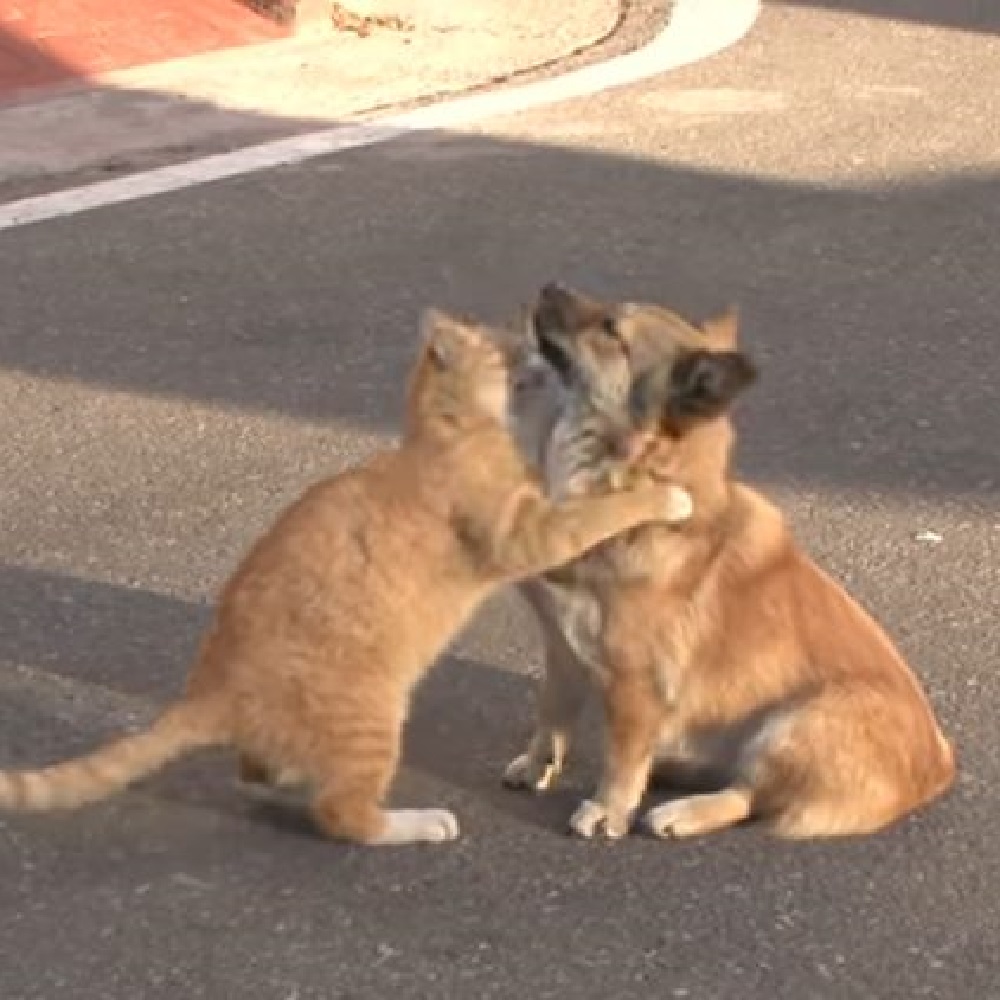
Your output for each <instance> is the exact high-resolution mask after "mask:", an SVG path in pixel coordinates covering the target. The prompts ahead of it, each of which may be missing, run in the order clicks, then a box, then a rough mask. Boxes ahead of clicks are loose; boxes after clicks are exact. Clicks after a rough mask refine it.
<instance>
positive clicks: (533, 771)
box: [503, 753, 561, 792]
mask: <svg viewBox="0 0 1000 1000" xmlns="http://www.w3.org/2000/svg"><path fill="white" fill-rule="evenodd" d="M560 770H561V769H560V767H559V765H558V764H556V763H555V762H554V761H540V760H538V759H537V758H535V757H533V756H532V755H531V754H530V753H523V754H521V756H520V757H515V758H514V760H512V761H511V762H510V763H509V764H508V765H507V769H506V770H505V771H504V774H503V783H504V784H505V785H506V786H507V787H508V788H527V789H529V790H530V791H533V792H547V791H548V790H549V789H550V788H552V787H553V786H554V785H555V783H556V782H557V781H558V780H559V773H560Z"/></svg>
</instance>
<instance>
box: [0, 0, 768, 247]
mask: <svg viewBox="0 0 1000 1000" xmlns="http://www.w3.org/2000/svg"><path fill="white" fill-rule="evenodd" d="M759 13H760V0H676V2H675V4H674V6H673V10H672V13H671V16H670V21H669V23H668V24H667V26H666V27H665V28H664V30H663V31H662V32H661V33H660V34H659V35H658V36H657V37H656V38H654V39H653V41H651V42H650V43H649V44H648V45H645V46H643V47H642V48H641V49H637V50H636V51H635V52H630V53H629V54H628V55H624V56H619V57H617V58H615V59H610V60H608V61H607V62H603V63H595V64H594V65H592V66H586V67H584V68H583V69H579V70H575V71H573V72H571V73H565V74H563V75H562V76H557V77H552V78H551V79H547V80H540V81H538V82H537V83H528V84H525V85H524V86H521V87H511V88H509V89H506V90H500V91H495V92H491V93H484V94H472V95H470V96H468V97H459V98H456V99H454V100H449V101H442V102H441V103H439V104H432V105H429V106H427V107H424V108H418V109H417V110H415V111H407V112H404V113H403V114H398V115H392V116H390V117H387V118H381V119H375V120H373V121H370V122H363V123H359V124H357V125H340V126H334V127H332V128H328V129H324V130H322V131H320V132H313V133H310V134H309V135H300V136H293V137H291V138H288V139H277V140H275V141H273V142H266V143H262V144H261V145H258V146H249V147H246V148H244V149H238V150H234V151H233V152H230V153H217V154H215V155H213V156H206V157H203V158H201V159H198V160H189V161H187V162H185V163H178V164H174V165H172V166H168V167H158V168H156V169H155V170H147V171H143V172H142V173H136V174H130V175H129V176H127V177H119V178H115V179H114V180H108V181H100V182H98V183H96V184H88V185H85V186H84V187H76V188H67V189H65V190H62V191H53V192H52V193H50V194H43V195H38V196H36V197H34V198H23V199H21V200H20V201H13V202H9V203H8V204H6V205H2V206H0V230H4V229H14V228H16V227H18V226H27V225H31V224H32V223H35V222H44V221H46V220H47V219H58V218H61V217H63V216H67V215H76V214H78V213H80V212H87V211H90V210H91V209H95V208H101V207H103V206H105V205H119V204H121V203H123V202H128V201H136V200H138V199H140V198H149V197H152V196H153V195H158V194H166V193H167V192H170V191H179V190H182V189H183V188H188V187H194V186H195V185H198V184H208V183H210V182H212V181H219V180H224V179H226V178H228V177H238V176H240V175H242V174H250V173H254V172H256V171H259V170H267V169H269V168H271V167H280V166H284V165H287V164H292V163H302V162H304V161H306V160H311V159H314V158H315V157H318V156H330V155H331V154H334V153H342V152H344V151H346V150H349V149H358V148H359V147H362V146H374V145H377V144H378V143H382V142H388V141H389V140H390V139H396V138H399V137H400V136H403V135H407V134H410V133H413V132H427V131H432V130H441V129H455V128H459V127H461V126H463V125H469V124H471V123H473V122H479V121H482V120H484V119H487V118H493V117H496V116H498V115H507V114H513V113H515V112H518V111H526V110H529V109H531V108H537V107H541V106H543V105H546V104H554V103H555V102H557V101H565V100H568V99H570V98H575V97H586V96H588V95H590V94H596V93H598V92H600V91H602V90H609V89H610V88H612V87H620V86H623V85H624V84H629V83H636V82H638V81H639V80H644V79H647V78H649V77H652V76H656V75H658V74H660V73H665V72H667V71H668V70H671V69H677V68H678V67H679V66H686V65H689V64H690V63H693V62H697V61H698V60H700V59H707V58H708V57H709V56H712V55H715V54H716V53H717V52H721V51H722V50H723V49H725V48H728V47H729V46H730V45H733V44H735V43H736V42H738V41H739V40H740V39H741V38H743V36H744V35H746V34H747V32H748V31H749V30H750V29H751V28H752V27H753V24H754V21H756V19H757V15H758V14H759Z"/></svg>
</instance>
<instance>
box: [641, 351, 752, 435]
mask: <svg viewBox="0 0 1000 1000" xmlns="http://www.w3.org/2000/svg"><path fill="white" fill-rule="evenodd" d="M756 377H757V370H756V368H754V366H753V364H752V362H751V361H750V359H749V358H748V357H747V356H746V355H745V354H741V353H740V352H739V351H700V350H699V351H687V352H685V353H684V354H682V355H681V356H680V357H679V358H675V359H673V360H672V361H670V362H664V364H662V365H657V366H656V367H654V368H652V369H650V370H649V371H647V372H644V373H643V374H642V375H641V376H640V377H639V378H638V379H636V381H635V384H634V385H633V387H632V390H631V395H630V401H629V405H630V409H631V413H632V419H633V420H634V421H635V422H636V423H637V424H638V425H640V426H642V425H648V424H650V423H652V422H654V421H657V420H658V421H662V422H666V423H671V424H674V425H675V426H684V425H685V424H691V423H696V422H698V421H701V420H710V419H711V418H712V417H717V416H719V415H720V414H722V413H724V412H725V411H726V410H727V409H728V408H729V405H730V404H731V403H732V401H733V400H734V399H735V398H736V397H737V396H738V395H739V394H740V393H741V392H742V391H743V390H744V389H745V388H746V387H747V386H748V385H750V384H751V383H752V382H753V381H754V379H756Z"/></svg>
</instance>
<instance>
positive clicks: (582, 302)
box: [532, 281, 613, 339]
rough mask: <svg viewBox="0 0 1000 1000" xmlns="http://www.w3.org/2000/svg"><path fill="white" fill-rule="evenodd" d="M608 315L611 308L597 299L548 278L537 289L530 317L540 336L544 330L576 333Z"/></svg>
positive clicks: (550, 332)
mask: <svg viewBox="0 0 1000 1000" xmlns="http://www.w3.org/2000/svg"><path fill="white" fill-rule="evenodd" d="M609 316H611V313H610V311H609V310H608V308H607V307H606V306H604V305H602V304H601V303H600V302H597V301H596V300H594V299H591V298H588V297H587V296H586V295H581V294H580V293H579V292H574V291H572V290H571V289H569V288H566V287H565V286H563V285H560V284H558V283H557V282H554V281H550V282H549V283H548V284H547V285H545V286H544V287H543V288H542V290H541V291H540V292H539V293H538V301H537V302H536V303H535V308H534V311H533V313H532V321H533V324H534V328H535V334H536V335H537V336H538V337H539V338H540V339H541V338H542V337H544V336H545V334H553V333H555V334H560V333H569V334H573V333H579V332H580V331H581V330H583V329H585V328H587V327H589V326H594V325H596V324H599V323H602V322H604V321H605V319H606V318H608V317H609ZM611 318H612V319H613V316H612V317H611Z"/></svg>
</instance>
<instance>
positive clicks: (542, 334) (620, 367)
mask: <svg viewBox="0 0 1000 1000" xmlns="http://www.w3.org/2000/svg"><path fill="white" fill-rule="evenodd" d="M533 327H534V334H535V337H536V338H537V342H538V349H539V352H540V354H541V356H542V357H544V358H545V360H546V361H547V362H548V364H549V365H550V366H551V367H552V369H553V370H554V371H555V372H556V373H557V374H558V376H559V379H560V381H561V383H562V386H563V391H564V392H565V393H566V396H567V400H568V402H567V405H566V406H565V407H564V410H563V413H562V416H561V418H560V420H559V422H558V423H557V425H556V427H555V429H554V431H553V434H552V438H551V440H550V443H549V449H548V456H547V462H546V467H547V473H548V478H549V486H550V489H551V490H552V491H553V492H554V493H557V494H558V493H566V492H580V491H584V490H586V489H588V488H590V487H591V484H592V482H593V481H594V480H598V479H601V478H604V479H605V480H608V481H610V482H611V483H613V484H615V485H620V481H621V480H622V478H623V477H625V478H628V477H631V476H634V475H647V476H652V477H654V478H663V479H668V478H669V479H673V480H674V481H676V482H678V483H680V484H682V485H685V486H689V487H693V488H697V487H698V486H699V485H700V484H701V483H702V481H707V480H709V479H714V480H716V481H717V482H718V484H719V485H721V483H722V482H723V481H724V480H725V476H726V473H727V467H728V457H729V450H730V446H731V441H732V428H731V424H730V421H729V411H730V408H731V406H732V404H733V402H734V400H735V399H736V398H737V397H738V396H739V395H740V393H742V391H743V390H744V389H746V388H747V386H749V385H750V384H751V383H752V382H753V381H754V379H755V377H756V370H755V368H754V366H753V364H752V363H751V361H750V360H749V359H748V358H747V356H746V355H745V354H744V353H743V352H741V351H740V350H739V349H738V346H737V317H736V313H735V311H734V310H730V311H729V312H727V313H726V314H724V315H722V316H720V317H718V318H716V319H712V320H708V321H707V322H704V323H702V324H699V325H696V324H693V323H690V322H688V321H687V320H685V319H683V318H682V317H681V316H679V315H677V314H676V313H673V312H671V311H670V310H668V309H665V308H663V307H661V306H657V305H652V304H646V303H634V302H625V303H616V304H605V303H601V302H598V301H596V300H594V299H591V298H589V297H587V296H584V295H581V294H579V293H577V292H574V291H571V290H569V289H567V288H564V287H562V286H560V285H546V286H545V287H544V288H543V289H542V291H541V292H540V294H539V297H538V302H537V303H536V306H535V310H534V314H533Z"/></svg>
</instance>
